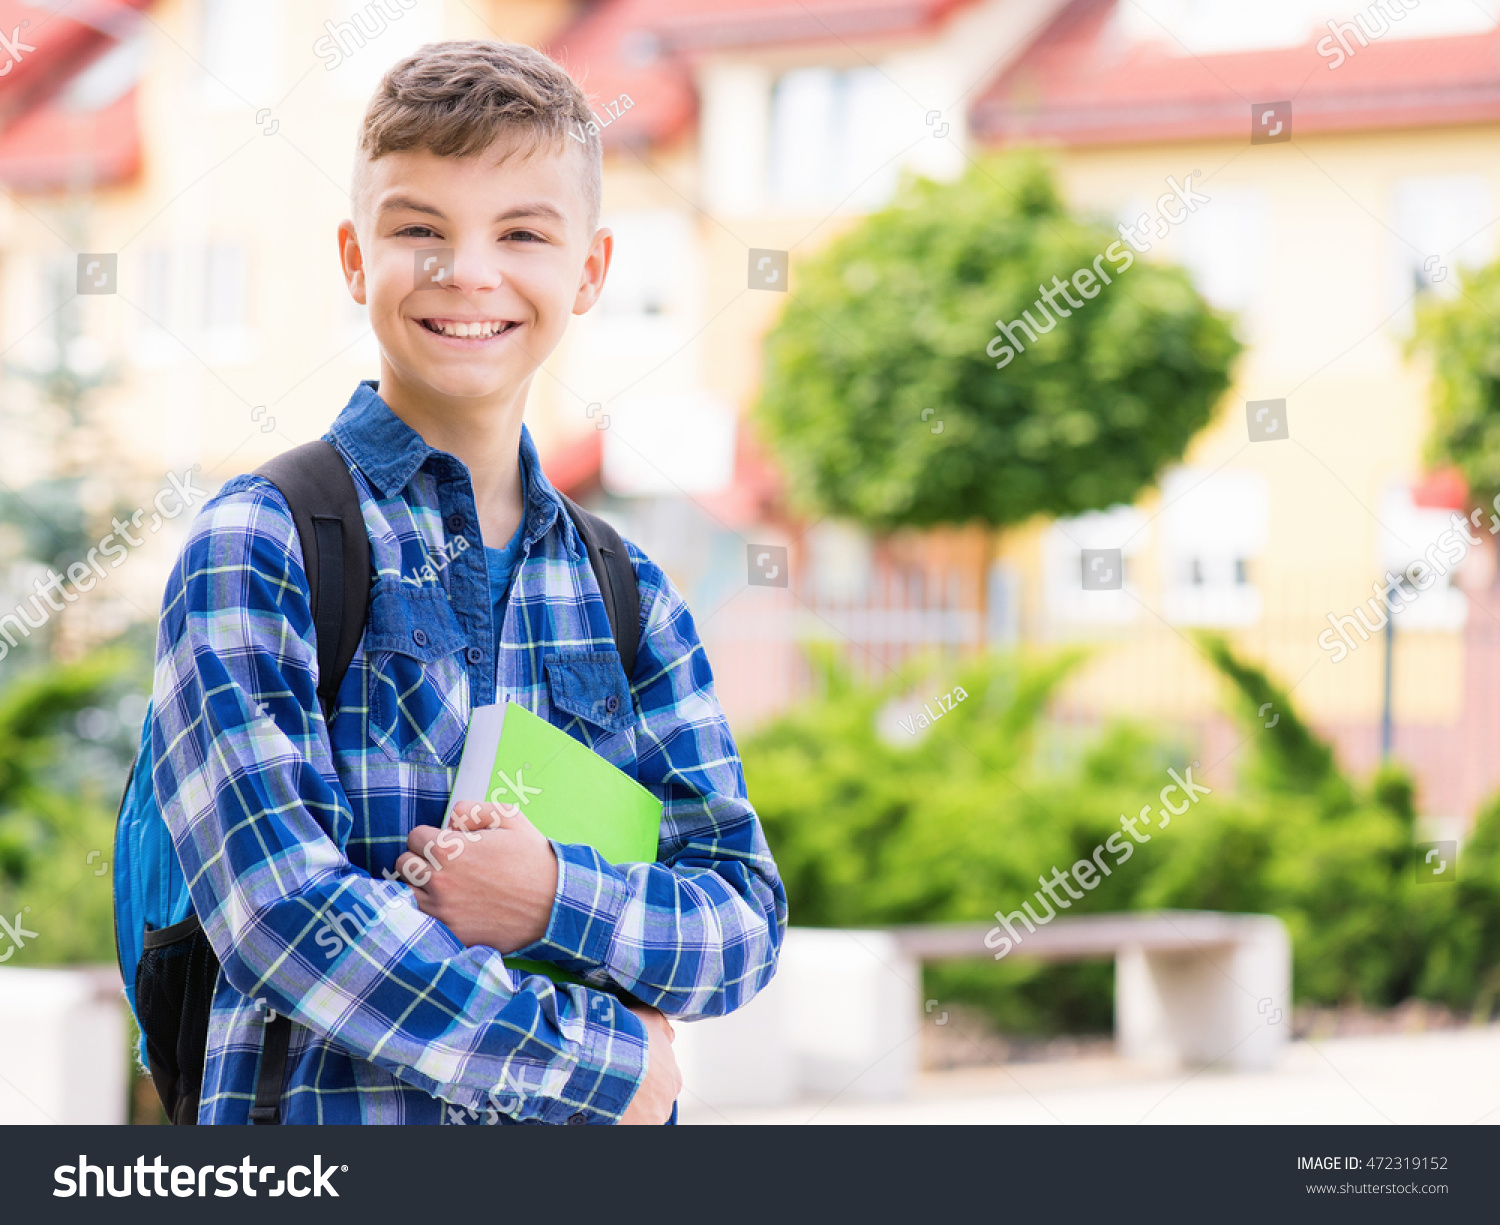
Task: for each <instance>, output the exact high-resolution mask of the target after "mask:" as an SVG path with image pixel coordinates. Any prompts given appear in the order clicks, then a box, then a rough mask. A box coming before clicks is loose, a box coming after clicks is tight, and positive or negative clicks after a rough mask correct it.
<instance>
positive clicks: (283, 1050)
mask: <svg viewBox="0 0 1500 1225" xmlns="http://www.w3.org/2000/svg"><path fill="white" fill-rule="evenodd" d="M291 1045H292V1022H291V1020H290V1018H288V1017H284V1016H282V1015H281V1014H280V1013H277V1014H276V1015H275V1016H274V1017H272V1018H271V1019H270V1020H269V1021H267V1022H266V1032H265V1033H264V1034H263V1035H262V1037H261V1041H260V1072H259V1074H258V1075H257V1076H256V1078H255V1104H254V1105H253V1106H251V1107H250V1122H251V1124H252V1125H254V1126H258V1127H264V1126H266V1125H268V1124H269V1125H278V1124H280V1122H281V1091H282V1089H283V1087H284V1086H285V1085H286V1056H287V1051H288V1050H289V1049H290V1048H291Z"/></svg>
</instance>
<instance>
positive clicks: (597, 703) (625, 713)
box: [546, 651, 635, 733]
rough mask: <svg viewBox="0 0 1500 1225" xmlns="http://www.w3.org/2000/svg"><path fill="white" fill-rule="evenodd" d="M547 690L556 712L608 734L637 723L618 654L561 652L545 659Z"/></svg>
mask: <svg viewBox="0 0 1500 1225" xmlns="http://www.w3.org/2000/svg"><path fill="white" fill-rule="evenodd" d="M546 668H547V687H548V690H549V692H550V695H551V698H552V705H553V707H554V708H555V709H557V710H560V711H563V712H565V713H567V714H570V715H574V716H576V717H577V718H579V719H582V720H583V722H585V723H588V724H591V725H592V726H593V727H595V728H601V729H603V730H604V731H605V732H608V733H613V732H623V731H624V730H625V729H626V728H628V727H630V726H631V724H633V723H634V722H635V707H634V705H633V703H632V701H631V697H630V686H629V685H628V684H627V683H626V680H625V670H624V669H623V668H622V667H621V666H620V656H619V654H618V652H615V651H560V652H558V653H556V654H551V655H548V656H547V657H546Z"/></svg>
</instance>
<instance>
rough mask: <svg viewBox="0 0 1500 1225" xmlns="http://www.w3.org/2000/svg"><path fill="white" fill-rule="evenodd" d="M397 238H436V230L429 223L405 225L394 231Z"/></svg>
mask: <svg viewBox="0 0 1500 1225" xmlns="http://www.w3.org/2000/svg"><path fill="white" fill-rule="evenodd" d="M396 237H397V238H436V237H437V231H436V230H434V229H433V228H432V227H431V226H430V225H421V224H417V225H407V226H402V227H401V228H400V229H399V230H397V231H396Z"/></svg>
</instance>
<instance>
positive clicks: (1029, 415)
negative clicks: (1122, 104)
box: [757, 156, 1241, 530]
mask: <svg viewBox="0 0 1500 1225" xmlns="http://www.w3.org/2000/svg"><path fill="white" fill-rule="evenodd" d="M1189 224H1191V222H1189ZM1117 242H1118V236H1117V235H1116V234H1115V233H1114V232H1112V231H1110V230H1108V229H1106V228H1104V227H1103V226H1101V225H1096V224H1092V223H1087V222H1084V221H1081V220H1078V219H1076V218H1074V217H1072V216H1070V215H1069V214H1068V212H1067V210H1066V209H1065V208H1064V206H1063V203H1062V201H1061V199H1060V197H1059V195H1058V192H1057V189H1056V187H1055V186H1054V184H1053V181H1052V177H1051V175H1050V173H1049V171H1048V170H1047V169H1046V167H1045V166H1044V165H1043V164H1042V163H1041V162H1040V161H1038V160H1037V159H1036V158H1034V157H1030V156H1012V157H1007V158H1004V159H998V160H993V161H990V162H988V163H985V164H982V165H978V166H976V167H974V168H973V169H971V170H970V172H969V173H968V174H967V175H966V176H965V177H964V178H963V179H961V180H959V181H957V182H953V183H946V184H940V183H935V182H932V181H930V180H920V179H919V180H912V181H908V182H907V183H906V184H905V185H904V186H903V189H902V192H901V195H900V197H899V199H898V200H897V202H896V203H895V204H894V205H892V206H891V207H889V208H887V209H885V210H884V211H882V212H879V213H876V214H874V215H872V216H870V217H868V218H866V219H865V220H864V221H863V222H862V223H861V224H860V225H858V226H857V227H856V228H855V229H853V230H852V231H850V232H849V233H847V234H845V235H844V236H842V237H841V238H840V239H838V240H837V241H835V242H834V243H832V244H831V245H829V246H828V247H827V248H826V249H825V250H823V251H822V252H820V253H819V254H818V255H817V256H815V257H813V258H811V259H809V260H807V261H805V262H803V263H800V264H799V265H798V269H797V278H796V283H795V284H794V285H793V287H792V293H791V295H790V297H789V300H788V302H787V304H786V309H785V311H784V313H783V315H782V317H781V319H780V321H779V322H778V324H777V326H776V328H775V329H774V330H773V331H772V332H771V333H770V335H769V336H768V338H767V342H766V350H765V356H766V369H765V380H764V385H763V389H762V393H761V398H760V403H759V405H758V407H757V417H758V420H759V421H760V423H761V424H762V425H763V427H764V429H765V431H766V433H767V435H768V436H769V438H770V440H771V442H772V445H773V446H774V447H775V449H776V450H777V452H778V456H779V459H780V462H781V464H782V465H783V468H784V470H785V472H786V473H787V476H788V479H789V481H790V483H791V487H792V491H793V495H794V497H795V498H796V499H797V500H798V501H799V502H801V503H802V504H803V507H804V509H807V510H811V511H815V512H818V513H827V514H834V515H842V516H847V517H850V518H853V519H856V520H859V521H861V522H864V523H866V524H867V525H869V526H871V527H874V528H876V529H877V530H880V529H889V528H893V527H897V526H926V525H931V524H935V523H941V522H964V521H968V520H974V519H978V520H981V521H983V522H986V523H989V524H992V525H996V526H1002V525H1007V524H1013V523H1019V522H1022V521H1024V520H1026V519H1027V518H1029V517H1031V516H1032V515H1034V514H1038V513H1046V514H1052V515H1070V514H1077V513H1080V512H1083V511H1087V510H1092V509H1098V508H1102V507H1105V506H1109V505H1112V504H1114V503H1118V502H1130V501H1132V500H1133V499H1134V498H1135V496H1136V495H1137V494H1138V493H1139V492H1140V490H1141V489H1142V488H1143V487H1145V486H1146V485H1148V484H1150V483H1151V482H1153V481H1154V480H1155V479H1156V477H1157V476H1158V474H1159V473H1160V471H1161V469H1162V468H1163V467H1164V466H1165V465H1166V464H1167V463H1169V462H1171V461H1172V460H1175V459H1177V458H1178V457H1179V456H1180V455H1181V454H1182V452H1183V449H1184V448H1185V447H1186V446H1187V443H1188V441H1189V440H1190V439H1191V438H1192V437H1193V435H1194V434H1195V433H1196V432H1197V431H1198V430H1199V429H1200V428H1202V426H1203V425H1204V424H1206V423H1207V422H1208V420H1209V418H1210V416H1211V415H1212V412H1213V409H1214V406H1215V404H1216V403H1217V401H1218V399H1219V397H1220V396H1221V395H1222V394H1223V392H1224V391H1225V389H1226V388H1227V387H1228V386H1229V382H1230V374H1229V372H1230V367H1231V365H1232V363H1233V361H1234V359H1235V357H1236V355H1237V354H1238V353H1239V351H1240V348H1241V346H1240V344H1239V342H1238V341H1237V340H1236V339H1235V338H1234V336H1233V334H1232V332H1231V330H1230V325H1229V322H1228V320H1227V319H1226V318H1225V317H1224V316H1222V315H1220V314H1218V313H1216V312H1215V311H1213V310H1212V309H1211V308H1210V307H1208V306H1207V305H1206V304H1205V303H1204V302H1203V300H1202V299H1201V298H1200V297H1199V296H1198V294H1197V293H1196V291H1195V290H1194V289H1193V287H1192V285H1191V284H1190V283H1189V282H1188V279H1187V277H1186V275H1185V274H1184V273H1183V272H1181V271H1180V270H1179V269H1176V268H1171V267H1167V266H1164V265H1161V264H1159V263H1155V262H1146V261H1143V260H1140V259H1135V261H1134V263H1129V262H1128V261H1127V260H1126V259H1125V256H1126V255H1127V254H1131V255H1132V256H1133V253H1131V252H1130V249H1129V248H1128V247H1126V246H1124V245H1123V244H1121V245H1119V246H1118V247H1117V248H1116V261H1117V262H1116V263H1115V264H1111V263H1110V262H1108V261H1106V262H1104V263H1103V264H1102V268H1103V270H1104V271H1105V272H1107V273H1108V274H1109V275H1110V276H1111V277H1112V283H1111V284H1109V285H1102V284H1101V285H1099V286H1097V287H1096V296H1095V297H1093V298H1092V299H1086V300H1084V302H1083V305H1082V307H1081V308H1078V309H1074V310H1072V311H1071V315H1070V317H1068V318H1064V319H1058V320H1057V321H1056V322H1057V326H1055V327H1053V328H1052V329H1051V330H1049V331H1047V332H1045V333H1043V334H1042V335H1040V336H1039V337H1038V338H1037V340H1036V343H1035V344H1034V345H1033V344H1032V343H1031V342H1030V341H1029V340H1027V339H1026V336H1025V333H1024V332H1017V335H1019V336H1020V338H1021V340H1022V341H1023V343H1024V345H1025V348H1024V351H1023V352H1019V353H1016V354H1015V355H1014V356H1013V357H1012V358H1010V359H1008V360H1005V364H1004V366H1003V368H1001V369H997V368H996V358H997V357H1000V358H1001V359H1002V360H1003V359H1004V354H1003V352H1002V351H1001V350H1000V349H999V348H996V350H995V353H994V355H991V354H987V353H986V347H987V346H989V345H990V344H991V342H992V341H993V340H995V338H996V337H997V336H998V335H999V332H998V331H997V321H999V322H1006V323H1008V322H1010V321H1012V320H1015V319H1019V318H1021V314H1022V312H1023V311H1025V310H1028V309H1029V310H1030V311H1031V313H1032V317H1033V319H1036V320H1038V321H1041V320H1044V319H1045V318H1046V317H1047V316H1044V315H1043V314H1042V313H1041V312H1040V311H1039V309H1038V307H1037V306H1036V301H1037V298H1038V296H1039V287H1042V286H1046V287H1048V288H1049V289H1051V288H1052V287H1053V278H1054V277H1057V278H1059V279H1060V280H1063V281H1067V280H1069V279H1070V278H1072V277H1073V275H1074V273H1075V272H1076V271H1077V270H1079V269H1089V270H1092V269H1093V268H1094V265H1095V260H1096V259H1097V258H1098V257H1099V256H1101V255H1103V254H1104V253H1105V251H1106V250H1107V249H1108V248H1110V246H1111V244H1115V243H1117ZM1090 275H1091V276H1092V275H1093V272H1092V271H1090ZM1083 285H1084V287H1088V282H1087V281H1084V282H1083ZM1054 292H1055V290H1054ZM1071 292H1072V293H1073V295H1074V299H1075V301H1076V300H1078V297H1079V294H1078V290H1077V289H1074V290H1072V291H1071ZM1059 301H1062V302H1063V309H1068V308H1067V305H1066V300H1065V299H1059ZM927 410H931V411H927ZM924 412H925V413H926V415H925V417H924ZM939 423H941V427H940V432H936V433H935V432H934V429H935V428H937V427H938V425H939Z"/></svg>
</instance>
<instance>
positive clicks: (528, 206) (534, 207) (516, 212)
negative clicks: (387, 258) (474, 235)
mask: <svg viewBox="0 0 1500 1225" xmlns="http://www.w3.org/2000/svg"><path fill="white" fill-rule="evenodd" d="M391 212H408V213H421V214H423V215H424V216H427V217H437V218H439V219H440V220H443V219H445V218H444V215H443V211H442V210H441V209H439V208H434V207H433V206H432V205H431V204H423V203H422V202H421V201H420V200H418V199H416V198H415V197H413V196H400V195H397V196H390V197H388V198H387V199H385V200H382V201H381V202H380V207H379V209H377V210H376V215H377V216H384V215H385V214H386V213H391ZM521 217H545V218H547V219H548V220H550V221H557V222H566V221H567V218H566V217H564V216H563V214H562V213H561V211H559V210H558V209H557V208H555V207H554V206H553V205H551V204H547V203H545V202H544V201H540V200H537V201H531V202H528V203H525V204H518V205H517V206H516V207H515V208H508V209H506V210H505V211H504V212H503V213H500V214H498V215H497V216H496V217H495V222H496V223H497V224H498V223H499V222H502V221H515V220H517V219H518V218H521Z"/></svg>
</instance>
